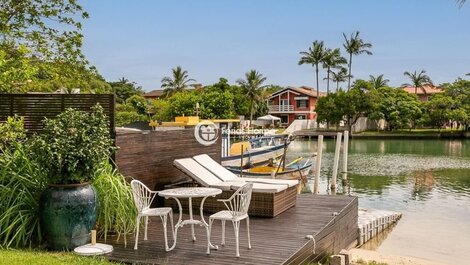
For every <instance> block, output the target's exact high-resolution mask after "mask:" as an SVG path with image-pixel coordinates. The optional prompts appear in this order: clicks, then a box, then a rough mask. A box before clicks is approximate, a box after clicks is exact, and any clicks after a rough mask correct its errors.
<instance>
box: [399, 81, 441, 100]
mask: <svg viewBox="0 0 470 265" xmlns="http://www.w3.org/2000/svg"><path fill="white" fill-rule="evenodd" d="M423 88H424V90H425V91H426V93H424V92H423ZM402 89H403V90H405V91H406V92H408V93H410V94H415V87H412V86H405V87H403V88H402ZM443 92H444V90H442V88H440V87H437V86H429V85H427V86H423V87H418V89H417V93H416V95H417V96H418V99H419V100H421V101H428V100H429V98H430V97H431V96H432V95H434V94H437V93H443Z"/></svg>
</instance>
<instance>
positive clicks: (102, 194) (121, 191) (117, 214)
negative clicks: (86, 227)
mask: <svg viewBox="0 0 470 265" xmlns="http://www.w3.org/2000/svg"><path fill="white" fill-rule="evenodd" d="M93 186H94V187H95V188H96V191H97V192H98V198H99V201H100V207H99V211H98V221H97V227H98V234H99V236H101V237H104V239H105V241H106V236H107V234H108V233H109V232H113V233H117V235H118V237H117V240H119V238H120V236H121V235H123V236H124V244H127V238H126V235H127V234H129V233H132V232H134V229H135V225H136V217H137V210H136V208H135V205H134V201H133V198H132V191H131V187H130V185H129V183H127V182H126V180H125V177H124V176H123V175H122V174H119V173H118V172H117V170H116V169H113V167H112V165H111V164H110V163H109V162H106V163H102V165H101V166H100V168H99V169H98V171H97V172H96V177H95V179H94V181H93Z"/></svg>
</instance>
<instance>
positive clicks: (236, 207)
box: [209, 182, 253, 257]
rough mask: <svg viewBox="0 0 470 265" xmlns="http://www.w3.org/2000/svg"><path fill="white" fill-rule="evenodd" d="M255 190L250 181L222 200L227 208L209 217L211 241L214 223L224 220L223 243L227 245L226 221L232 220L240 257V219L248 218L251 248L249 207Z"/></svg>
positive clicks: (247, 224)
mask: <svg viewBox="0 0 470 265" xmlns="http://www.w3.org/2000/svg"><path fill="white" fill-rule="evenodd" d="M252 191H253V183H251V182H249V183H247V184H245V185H243V186H242V187H240V188H239V189H238V190H237V191H235V192H234V193H233V195H232V196H230V198H228V199H225V200H222V199H219V200H218V201H221V202H223V203H224V204H225V206H226V207H227V210H224V211H220V212H217V213H215V214H213V215H211V216H210V217H209V242H210V234H211V232H212V223H213V222H214V220H220V221H221V222H222V245H225V221H232V223H233V230H234V231H235V244H236V255H237V257H240V251H239V231H240V221H241V220H243V219H246V230H247V231H248V248H249V249H251V241H250V217H249V216H248V208H249V207H250V201H251V193H252Z"/></svg>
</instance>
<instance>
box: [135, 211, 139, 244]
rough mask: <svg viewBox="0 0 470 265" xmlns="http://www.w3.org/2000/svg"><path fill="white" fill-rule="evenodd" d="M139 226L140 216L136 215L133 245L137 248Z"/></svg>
mask: <svg viewBox="0 0 470 265" xmlns="http://www.w3.org/2000/svg"><path fill="white" fill-rule="evenodd" d="M139 227H140V216H139V215H138V216H137V224H136V231H135V245H134V249H137V243H138V242H139Z"/></svg>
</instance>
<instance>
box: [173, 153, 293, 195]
mask: <svg viewBox="0 0 470 265" xmlns="http://www.w3.org/2000/svg"><path fill="white" fill-rule="evenodd" d="M214 162H215V161H214ZM173 164H174V165H175V166H176V167H177V168H178V169H179V170H181V171H183V172H184V173H185V174H186V175H188V176H190V177H191V178H193V179H194V180H196V181H197V182H198V183H199V184H201V185H203V186H205V187H212V188H219V189H221V190H223V191H230V190H231V191H235V190H237V189H238V188H240V187H241V186H243V185H244V184H245V183H246V182H247V181H245V180H244V179H242V178H238V179H233V180H229V181H222V180H220V179H219V178H218V177H217V176H215V175H214V174H212V172H210V171H209V170H207V169H206V168H205V167H203V166H202V165H201V164H199V163H198V162H197V161H196V160H194V159H192V158H183V159H176V160H175V161H174V162H173ZM250 182H251V181H250ZM287 188H289V185H287V184H285V183H280V184H273V183H255V182H254V183H253V192H256V193H278V192H281V191H284V190H286V189H287Z"/></svg>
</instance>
